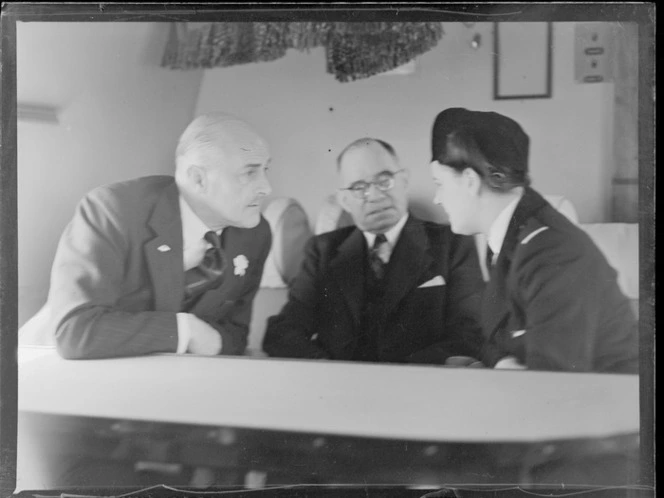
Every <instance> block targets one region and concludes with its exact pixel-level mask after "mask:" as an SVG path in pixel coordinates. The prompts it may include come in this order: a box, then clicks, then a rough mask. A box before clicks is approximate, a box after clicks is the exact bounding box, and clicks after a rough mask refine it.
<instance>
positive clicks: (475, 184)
mask: <svg viewBox="0 0 664 498" xmlns="http://www.w3.org/2000/svg"><path fill="white" fill-rule="evenodd" d="M462 176H463V184H464V186H465V187H466V188H467V189H468V192H469V193H471V194H472V195H474V196H477V195H479V194H480V191H481V190H482V177H481V176H480V175H479V173H478V172H477V171H475V170H474V169H473V168H466V169H464V170H463V173H462Z"/></svg>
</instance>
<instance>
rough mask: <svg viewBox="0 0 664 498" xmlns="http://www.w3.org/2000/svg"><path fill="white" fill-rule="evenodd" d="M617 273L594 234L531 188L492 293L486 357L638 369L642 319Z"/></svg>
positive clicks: (556, 366) (551, 366) (540, 365)
mask: <svg viewBox="0 0 664 498" xmlns="http://www.w3.org/2000/svg"><path fill="white" fill-rule="evenodd" d="M616 277H617V274H616V271H615V270H614V269H613V268H612V267H611V266H610V265H609V263H608V262H607V260H606V258H605V256H604V255H603V254H602V252H601V251H600V249H599V248H598V247H597V246H596V245H595V244H594V243H593V241H592V240H591V239H590V237H589V236H588V235H587V234H586V233H585V232H584V231H583V230H582V229H581V228H579V227H578V226H576V225H574V224H573V223H572V222H571V221H569V220H568V219H567V218H566V217H565V216H563V215H562V214H560V213H559V212H558V211H556V210H555V209H554V208H553V207H552V206H551V205H550V204H549V203H548V202H547V201H546V200H545V199H544V198H543V197H542V196H540V195H539V194H538V193H537V192H535V191H534V190H532V189H530V188H527V189H526V190H525V194H524V195H523V197H522V198H521V200H520V202H519V204H518V205H517V207H516V210H515V211H514V214H513V216H512V219H511V220H510V223H509V227H508V230H507V234H506V236H505V240H504V242H503V246H502V248H501V251H500V254H499V255H498V257H497V260H496V263H495V265H494V266H493V268H492V269H491V280H490V282H489V284H488V285H487V289H486V291H485V296H484V300H483V309H482V324H483V330H484V335H485V338H486V340H487V341H488V343H487V345H486V347H485V348H484V351H483V353H482V357H481V359H482V361H483V362H484V363H485V364H487V365H488V366H494V365H495V364H496V362H497V361H498V360H499V359H500V358H502V357H504V356H508V355H511V356H515V357H516V358H517V359H518V360H519V361H520V362H521V363H523V364H525V365H527V366H528V368H530V369H536V370H566V371H578V372H624V373H635V372H637V371H638V325H637V323H638V322H637V320H636V318H635V316H634V313H633V310H632V308H631V306H630V303H629V300H628V299H627V298H626V297H625V296H624V295H623V294H622V292H621V291H620V288H619V287H618V283H617V278H616Z"/></svg>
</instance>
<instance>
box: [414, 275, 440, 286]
mask: <svg viewBox="0 0 664 498" xmlns="http://www.w3.org/2000/svg"><path fill="white" fill-rule="evenodd" d="M437 285H445V279H444V278H443V277H441V276H440V275H438V276H437V277H433V278H432V279H431V280H427V281H426V282H424V283H423V284H422V285H420V286H419V287H418V289H423V288H424V287H435V286H437Z"/></svg>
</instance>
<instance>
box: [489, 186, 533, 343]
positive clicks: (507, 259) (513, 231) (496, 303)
mask: <svg viewBox="0 0 664 498" xmlns="http://www.w3.org/2000/svg"><path fill="white" fill-rule="evenodd" d="M544 205H546V200H545V199H544V198H543V197H542V196H540V195H539V194H538V193H537V192H535V191H534V190H532V189H530V188H528V187H527V188H526V189H525V191H524V194H523V196H522V197H521V200H520V201H519V203H518V204H517V206H516V209H515V210H514V214H513V215H512V218H511V219H510V222H509V225H508V226H507V232H506V233H505V239H504V240H503V245H502V247H501V248H500V254H499V255H498V258H497V259H496V264H495V266H494V267H493V269H491V273H490V281H489V284H488V285H487V287H486V289H485V291H484V298H483V306H482V309H483V322H484V328H485V331H487V332H488V336H489V337H491V336H492V335H493V334H495V333H496V332H497V331H498V330H499V329H500V328H501V327H502V326H503V325H504V324H505V321H506V320H507V319H508V315H509V303H508V295H507V276H508V274H509V271H510V267H511V265H512V260H513V259H514V252H515V251H516V248H517V245H518V243H519V233H520V232H521V230H522V229H523V227H524V225H525V224H526V222H527V221H528V219H529V218H530V217H531V216H532V215H533V214H534V213H535V212H536V211H538V210H539V209H541V208H542V206H544Z"/></svg>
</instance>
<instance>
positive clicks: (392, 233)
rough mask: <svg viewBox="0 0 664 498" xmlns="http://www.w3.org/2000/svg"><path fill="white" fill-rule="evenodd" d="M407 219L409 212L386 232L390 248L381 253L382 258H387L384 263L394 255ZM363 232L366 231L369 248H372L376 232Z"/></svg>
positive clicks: (365, 235)
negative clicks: (393, 252)
mask: <svg viewBox="0 0 664 498" xmlns="http://www.w3.org/2000/svg"><path fill="white" fill-rule="evenodd" d="M407 219H408V214H405V215H404V216H403V217H402V218H401V219H400V220H399V221H398V222H397V224H396V225H394V226H393V227H392V228H390V229H389V230H388V231H387V232H385V238H386V239H387V247H388V250H387V251H384V253H381V254H380V257H381V259H383V258H385V259H383V263H386V264H387V262H388V261H389V260H390V256H392V251H393V250H394V246H395V245H396V244H397V241H398V240H399V235H401V231H402V230H403V227H404V225H405V224H406V220H407ZM362 233H364V237H365V238H366V239H367V244H368V245H369V249H371V248H372V247H373V245H374V242H375V240H376V234H375V233H369V232H362Z"/></svg>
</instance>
